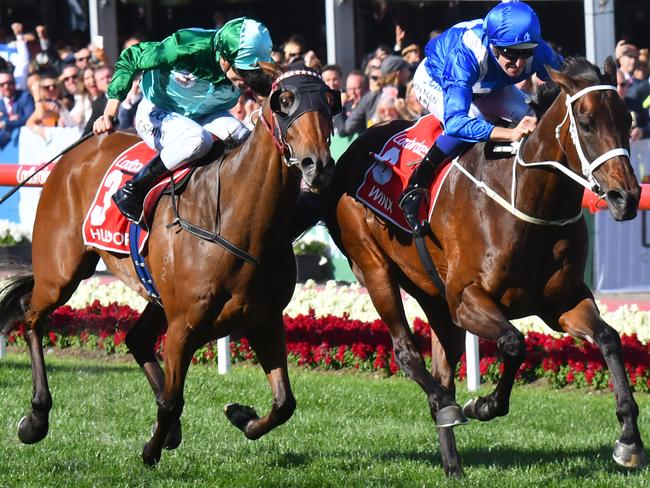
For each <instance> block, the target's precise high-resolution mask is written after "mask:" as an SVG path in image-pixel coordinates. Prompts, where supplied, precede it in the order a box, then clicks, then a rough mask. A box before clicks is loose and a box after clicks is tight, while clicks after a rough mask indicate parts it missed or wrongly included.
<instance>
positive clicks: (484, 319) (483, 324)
mask: <svg viewBox="0 0 650 488" xmlns="http://www.w3.org/2000/svg"><path fill="white" fill-rule="evenodd" d="M460 300H461V301H460V304H459V305H458V306H457V308H456V318H457V321H458V324H459V325H460V326H461V327H463V328H464V329H465V330H467V331H468V332H471V333H473V334H475V335H478V336H480V337H484V338H487V339H495V340H496V341H497V348H498V350H499V353H500V355H501V358H502V360H503V365H504V370H503V374H502V375H501V378H499V382H498V383H497V386H496V388H495V389H494V391H493V392H492V393H491V394H490V395H488V396H485V397H478V398H476V399H473V400H470V401H469V402H467V403H466V404H465V407H464V408H463V411H464V412H465V415H467V416H468V417H471V418H475V419H478V420H491V419H493V418H495V417H498V416H503V415H507V413H508V411H509V408H510V406H509V403H510V393H511V392H512V386H513V384H514V381H515V375H516V374H517V370H518V369H519V366H520V365H521V363H523V361H524V359H525V357H526V345H525V342H524V336H523V334H522V333H521V332H519V331H518V330H517V329H516V328H515V327H514V326H513V325H512V324H511V323H510V322H509V321H508V320H507V319H506V317H505V316H504V315H503V313H502V312H501V310H500V309H499V307H498V306H497V304H496V303H495V302H494V300H492V298H490V296H489V295H488V294H487V293H486V292H485V291H484V290H483V289H481V288H479V287H478V286H477V285H470V286H468V287H466V288H465V289H464V290H463V292H462V294H461V295H460Z"/></svg>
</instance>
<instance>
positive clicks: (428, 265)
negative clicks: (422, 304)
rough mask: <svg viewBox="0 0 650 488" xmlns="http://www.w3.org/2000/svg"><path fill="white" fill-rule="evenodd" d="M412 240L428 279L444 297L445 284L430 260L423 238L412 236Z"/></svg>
mask: <svg viewBox="0 0 650 488" xmlns="http://www.w3.org/2000/svg"><path fill="white" fill-rule="evenodd" d="M413 240H414V241H415V249H416V250H417V251H418V256H420V261H422V265H423V266H424V269H425V270H426V272H427V274H428V275H429V278H431V281H432V282H433V284H434V285H435V286H436V288H438V291H439V292H440V294H441V295H443V296H444V295H445V289H446V288H445V282H444V281H442V278H441V277H440V274H439V273H438V270H437V269H436V265H435V264H434V263H433V259H431V255H430V254H429V250H428V249H427V246H426V244H425V243H424V236H415V234H413Z"/></svg>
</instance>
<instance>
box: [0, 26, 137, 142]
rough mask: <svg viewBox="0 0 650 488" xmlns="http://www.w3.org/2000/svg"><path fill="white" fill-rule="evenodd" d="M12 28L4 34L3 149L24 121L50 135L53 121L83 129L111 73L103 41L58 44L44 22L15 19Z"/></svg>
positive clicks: (0, 85) (0, 68) (0, 66)
mask: <svg viewBox="0 0 650 488" xmlns="http://www.w3.org/2000/svg"><path fill="white" fill-rule="evenodd" d="M11 31H12V36H11V37H10V38H7V39H0V42H1V43H2V45H3V46H4V49H3V50H2V51H1V52H0V95H1V96H2V98H1V100H0V149H2V148H3V147H4V146H5V145H6V144H7V143H8V142H9V141H10V140H12V138H13V137H14V136H15V133H16V131H18V130H20V128H21V127H23V126H26V127H28V128H29V129H30V130H32V131H34V132H35V133H36V134H38V135H39V136H41V137H42V138H43V139H45V140H46V141H48V137H49V133H48V131H47V130H46V129H47V128H49V127H73V128H77V129H78V130H79V132H80V133H81V132H82V131H83V130H84V128H85V127H87V125H88V124H89V123H90V121H91V119H92V117H93V110H94V109H95V107H96V105H97V104H98V103H99V101H101V99H102V97H104V99H105V96H104V91H105V89H106V86H107V85H108V82H109V81H110V78H111V74H112V68H111V67H110V66H109V65H107V64H106V58H105V54H104V50H103V47H102V46H100V45H93V44H91V45H82V46H71V45H68V44H65V43H60V44H57V45H55V44H54V43H53V42H51V40H50V39H49V37H48V33H47V29H46V27H45V26H42V25H38V26H36V28H35V29H34V32H25V31H24V30H23V24H21V23H13V24H12V25H11ZM102 109H103V106H102ZM125 126H128V121H127V120H126V119H125Z"/></svg>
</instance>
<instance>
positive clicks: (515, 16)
mask: <svg viewBox="0 0 650 488" xmlns="http://www.w3.org/2000/svg"><path fill="white" fill-rule="evenodd" d="M561 64H562V57H561V56H560V55H559V54H557V53H556V52H555V51H553V49H552V48H551V47H550V46H549V45H548V44H547V43H546V42H545V41H544V40H543V39H542V35H541V29H540V23H539V18H538V17H537V14H536V13H535V11H534V10H533V9H532V8H531V7H530V6H528V5H527V4H525V3H523V2H507V3H500V4H498V5H496V6H495V7H494V8H492V10H490V11H489V12H488V13H487V15H486V17H485V18H484V19H476V20H472V21H469V22H462V23H460V24H457V25H455V26H453V27H451V28H450V29H448V30H446V31H445V32H443V33H442V34H441V35H439V36H438V37H436V38H434V39H431V40H430V41H429V42H428V43H427V45H426V47H425V59H424V60H423V61H422V62H421V63H420V65H419V66H418V69H417V70H416V72H415V76H414V78H413V82H414V83H413V84H414V90H415V91H416V95H417V97H418V100H419V101H420V103H421V104H422V105H423V106H424V107H425V108H426V109H427V110H428V111H429V112H431V113H432V114H434V115H435V116H436V117H437V118H438V119H440V120H441V121H442V122H443V125H444V132H443V134H442V135H441V136H440V137H439V138H438V139H437V140H436V142H435V143H434V144H433V146H432V147H431V148H430V149H429V152H428V153H427V155H426V156H425V157H424V158H423V160H422V162H421V163H420V164H419V166H418V167H417V168H416V170H415V171H414V172H413V174H412V176H411V179H410V181H409V183H408V185H407V187H406V189H405V190H404V193H403V194H402V196H401V198H400V202H399V204H400V207H402V209H403V210H404V214H405V216H406V219H407V220H408V222H409V224H410V225H411V227H413V230H414V233H416V234H419V233H420V232H421V231H424V230H425V226H423V225H421V223H420V222H418V209H419V206H420V201H421V198H422V196H423V195H424V192H425V191H426V188H427V187H428V186H429V185H430V183H431V180H432V179H433V175H434V174H435V170H436V169H437V168H438V166H440V165H441V164H442V162H443V161H445V160H446V159H448V158H449V157H454V156H457V155H458V154H460V153H461V152H462V151H463V149H465V148H466V147H467V143H473V142H478V141H488V140H490V141H518V140H520V139H521V138H522V137H523V136H524V135H526V134H528V133H530V132H531V131H532V130H533V129H534V128H535V125H536V123H537V121H536V119H535V118H534V117H531V116H529V113H530V110H529V107H528V105H527V104H526V98H525V96H524V95H523V93H522V92H521V91H520V90H519V89H518V88H517V87H516V86H515V84H516V83H519V82H520V81H522V80H525V79H526V78H529V77H530V76H532V75H533V74H536V75H537V76H538V77H539V78H540V79H542V80H544V81H547V80H548V79H549V76H548V73H547V71H546V68H545V67H544V65H549V66H551V67H553V68H555V69H560V66H561ZM486 119H487V120H486ZM494 119H506V120H509V121H512V122H514V123H516V124H517V126H516V127H514V128H506V127H496V126H495V125H494V124H493V123H491V122H488V120H494Z"/></svg>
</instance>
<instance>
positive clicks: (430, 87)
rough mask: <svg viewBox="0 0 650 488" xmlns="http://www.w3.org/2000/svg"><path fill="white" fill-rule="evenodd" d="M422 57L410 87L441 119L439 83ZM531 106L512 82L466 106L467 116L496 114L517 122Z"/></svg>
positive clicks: (442, 118) (421, 101)
mask: <svg viewBox="0 0 650 488" xmlns="http://www.w3.org/2000/svg"><path fill="white" fill-rule="evenodd" d="M424 64H425V62H424V61H422V62H421V63H420V65H419V66H418V68H417V70H416V71H415V75H414V76H413V89H414V90H415V96H416V97H417V99H418V101H419V102H420V105H422V106H423V107H424V108H426V109H427V110H428V111H429V112H431V113H432V114H433V115H434V116H435V117H436V118H437V119H438V120H440V121H441V122H443V123H444V120H445V109H444V103H443V90H442V87H441V86H440V85H439V84H438V83H437V82H436V81H435V80H433V79H432V78H431V77H430V76H429V74H428V73H427V70H426V68H425V66H424ZM530 113H531V110H530V108H529V107H528V105H527V104H526V96H525V95H524V93H523V92H522V91H521V90H520V89H519V88H517V87H516V86H514V85H510V86H506V87H505V88H503V89H501V90H495V91H492V92H489V93H486V94H483V95H480V96H479V97H478V98H476V99H475V100H474V101H473V102H472V104H471V106H470V109H469V114H468V115H469V116H470V117H472V118H481V119H488V120H495V119H498V118H501V119H505V120H508V121H512V122H514V123H517V122H519V121H520V120H521V119H523V118H524V116H526V115H530Z"/></svg>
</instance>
